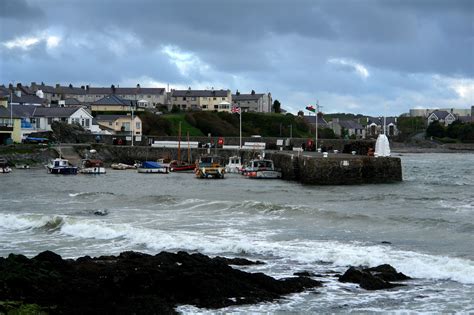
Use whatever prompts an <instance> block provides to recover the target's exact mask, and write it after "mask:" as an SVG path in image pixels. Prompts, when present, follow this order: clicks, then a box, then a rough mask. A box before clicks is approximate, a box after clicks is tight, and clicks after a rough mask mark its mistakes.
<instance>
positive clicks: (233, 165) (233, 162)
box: [225, 156, 242, 173]
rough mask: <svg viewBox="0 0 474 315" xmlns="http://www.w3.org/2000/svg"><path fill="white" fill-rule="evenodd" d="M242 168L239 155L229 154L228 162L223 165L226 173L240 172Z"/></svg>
mask: <svg viewBox="0 0 474 315" xmlns="http://www.w3.org/2000/svg"><path fill="white" fill-rule="evenodd" d="M241 170H242V159H241V158H240V156H231V157H230V158H229V163H227V165H226V166H225V172H226V173H240V172H241Z"/></svg>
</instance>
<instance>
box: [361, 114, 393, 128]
mask: <svg viewBox="0 0 474 315" xmlns="http://www.w3.org/2000/svg"><path fill="white" fill-rule="evenodd" d="M367 118H368V120H369V121H368V122H367V125H371V124H376V125H377V126H383V123H384V117H367ZM385 124H387V125H389V124H394V125H396V124H397V120H396V117H389V116H387V117H385Z"/></svg>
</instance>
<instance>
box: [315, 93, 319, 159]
mask: <svg viewBox="0 0 474 315" xmlns="http://www.w3.org/2000/svg"><path fill="white" fill-rule="evenodd" d="M318 112H319V101H318V100H316V132H315V137H316V139H315V141H314V152H318Z"/></svg>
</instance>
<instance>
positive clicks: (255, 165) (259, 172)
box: [243, 159, 281, 179]
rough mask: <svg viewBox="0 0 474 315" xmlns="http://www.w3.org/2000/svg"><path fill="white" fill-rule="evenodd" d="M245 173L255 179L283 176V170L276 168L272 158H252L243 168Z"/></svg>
mask: <svg viewBox="0 0 474 315" xmlns="http://www.w3.org/2000/svg"><path fill="white" fill-rule="evenodd" d="M243 175H245V176H248V178H254V179H276V178H281V171H280V170H278V169H276V168H275V166H274V164H273V161H272V160H265V159H257V160H251V161H250V162H249V164H248V165H247V167H245V169H244V170H243Z"/></svg>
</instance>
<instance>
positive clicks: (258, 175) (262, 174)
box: [247, 171, 281, 179]
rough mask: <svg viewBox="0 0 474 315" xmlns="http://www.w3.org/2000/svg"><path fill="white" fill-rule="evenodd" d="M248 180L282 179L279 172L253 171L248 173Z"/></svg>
mask: <svg viewBox="0 0 474 315" xmlns="http://www.w3.org/2000/svg"><path fill="white" fill-rule="evenodd" d="M247 176H248V178H252V179H278V178H281V172H278V171H253V172H249V173H248V175H247Z"/></svg>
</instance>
